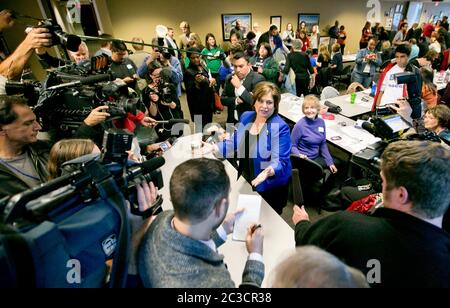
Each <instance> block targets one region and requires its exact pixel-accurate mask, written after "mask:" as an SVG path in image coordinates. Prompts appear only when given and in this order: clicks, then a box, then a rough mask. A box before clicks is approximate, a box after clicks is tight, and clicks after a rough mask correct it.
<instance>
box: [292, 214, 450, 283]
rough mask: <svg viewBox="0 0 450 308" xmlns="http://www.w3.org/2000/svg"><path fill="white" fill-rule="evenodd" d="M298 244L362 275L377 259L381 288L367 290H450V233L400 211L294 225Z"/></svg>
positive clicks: (336, 217)
mask: <svg viewBox="0 0 450 308" xmlns="http://www.w3.org/2000/svg"><path fill="white" fill-rule="evenodd" d="M295 241H296V244H297V245H316V246H319V247H321V248H322V249H325V250H326V251H328V252H330V253H332V254H334V255H335V256H337V257H338V258H340V259H341V260H342V261H344V262H345V263H347V264H348V265H350V266H353V267H355V268H358V269H360V270H361V271H362V272H363V273H364V274H367V273H368V272H369V271H370V270H371V269H373V266H372V267H370V266H368V265H367V264H368V261H369V260H378V261H379V262H380V268H381V276H380V277H381V283H380V284H372V285H371V286H372V287H402V288H411V287H444V288H445V287H447V288H449V287H450V266H449V264H450V234H449V233H447V232H445V231H443V230H442V229H440V228H438V227H436V226H434V225H432V224H429V223H427V222H425V221H422V220H420V219H418V218H416V217H414V216H411V215H409V214H406V213H402V212H399V211H395V210H391V209H386V208H380V209H377V210H376V211H375V213H374V214H373V215H371V216H369V215H363V214H359V213H354V212H341V213H338V214H334V215H331V216H328V217H326V218H324V219H321V220H319V221H318V222H316V223H314V224H311V223H310V222H307V221H302V222H299V223H298V224H297V225H296V226H295Z"/></svg>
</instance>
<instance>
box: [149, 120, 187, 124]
mask: <svg viewBox="0 0 450 308" xmlns="http://www.w3.org/2000/svg"><path fill="white" fill-rule="evenodd" d="M156 123H158V124H177V123H185V124H189V120H186V119H170V120H163V121H156Z"/></svg>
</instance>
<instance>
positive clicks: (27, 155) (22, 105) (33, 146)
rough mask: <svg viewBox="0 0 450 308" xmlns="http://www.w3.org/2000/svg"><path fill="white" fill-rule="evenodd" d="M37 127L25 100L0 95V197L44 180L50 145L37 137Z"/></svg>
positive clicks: (38, 127) (39, 128) (20, 190)
mask: <svg viewBox="0 0 450 308" xmlns="http://www.w3.org/2000/svg"><path fill="white" fill-rule="evenodd" d="M40 130H41V126H40V125H39V123H38V122H37V121H36V115H35V114H34V113H33V111H32V110H31V109H30V108H29V107H28V106H27V103H26V101H25V100H23V99H22V98H20V97H16V96H0V183H1V185H0V198H3V197H5V196H8V195H14V194H17V193H20V192H22V191H24V190H27V189H29V188H32V187H35V186H37V185H39V184H41V183H44V182H46V181H47V177H48V172H47V160H48V154H49V151H50V146H49V145H48V144H47V143H45V142H43V141H38V139H37V134H38V132H39V131H40Z"/></svg>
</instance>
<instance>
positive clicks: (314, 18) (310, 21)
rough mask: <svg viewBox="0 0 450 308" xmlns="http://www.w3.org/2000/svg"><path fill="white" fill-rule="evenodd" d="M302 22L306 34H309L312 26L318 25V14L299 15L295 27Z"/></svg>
mask: <svg viewBox="0 0 450 308" xmlns="http://www.w3.org/2000/svg"><path fill="white" fill-rule="evenodd" d="M302 21H304V22H305V23H306V32H308V33H311V29H312V27H313V26H314V25H319V21H320V14H317V13H299V14H298V19H297V27H298V26H299V25H300V23H301V22H302Z"/></svg>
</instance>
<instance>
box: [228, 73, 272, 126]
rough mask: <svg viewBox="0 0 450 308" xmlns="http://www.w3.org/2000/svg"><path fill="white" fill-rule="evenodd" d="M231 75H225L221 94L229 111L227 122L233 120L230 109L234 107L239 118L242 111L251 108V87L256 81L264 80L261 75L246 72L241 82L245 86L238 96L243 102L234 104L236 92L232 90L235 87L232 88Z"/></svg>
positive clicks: (253, 86)
mask: <svg viewBox="0 0 450 308" xmlns="http://www.w3.org/2000/svg"><path fill="white" fill-rule="evenodd" d="M231 77H232V76H231V75H230V76H228V77H227V79H226V81H225V87H224V90H223V92H222V96H221V100H222V104H224V105H226V106H228V111H229V112H228V119H227V122H228V123H232V122H234V121H233V113H231V114H230V111H231V110H232V111H234V109H236V110H237V111H238V114H239V118H240V117H241V114H242V113H244V112H245V111H250V110H252V103H253V95H252V93H251V92H252V91H253V89H254V88H255V87H256V85H257V84H258V83H260V82H261V81H264V80H265V78H264V76H263V75H261V74H258V73H256V72H254V71H250V72H249V73H248V75H247V77H245V80H244V82H243V84H242V85H243V86H244V88H245V91H244V93H242V95H241V96H240V99H242V100H243V101H244V103H242V104H239V105H237V106H235V101H236V94H235V92H234V89H235V88H234V86H233V84H232V83H231ZM230 116H231V118H230Z"/></svg>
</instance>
